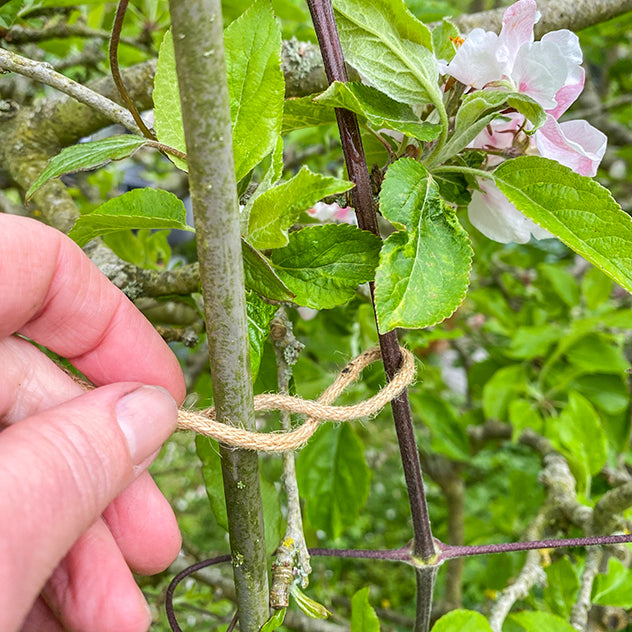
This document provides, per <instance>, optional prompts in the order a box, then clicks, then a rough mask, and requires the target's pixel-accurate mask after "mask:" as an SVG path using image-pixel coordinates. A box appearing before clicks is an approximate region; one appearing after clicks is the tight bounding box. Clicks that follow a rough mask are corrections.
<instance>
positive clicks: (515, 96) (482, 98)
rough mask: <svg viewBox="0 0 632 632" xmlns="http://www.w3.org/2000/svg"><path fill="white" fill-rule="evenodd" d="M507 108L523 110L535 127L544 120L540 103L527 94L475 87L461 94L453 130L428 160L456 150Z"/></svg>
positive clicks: (435, 161) (434, 161)
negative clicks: (466, 93) (436, 152)
mask: <svg viewBox="0 0 632 632" xmlns="http://www.w3.org/2000/svg"><path fill="white" fill-rule="evenodd" d="M507 108H514V109H515V110H517V111H518V112H520V113H521V114H524V115H525V116H526V117H527V119H529V120H530V121H531V123H533V126H534V127H533V129H534V130H535V129H537V128H539V127H540V126H541V125H543V124H544V121H545V120H546V115H545V113H544V110H543V109H542V107H541V106H540V105H538V104H537V103H536V102H535V101H534V100H533V99H532V98H531V97H528V96H527V95H526V94H521V93H519V92H501V91H497V90H489V91H488V90H476V91H475V92H472V93H471V94H468V95H466V96H465V97H464V98H463V101H462V103H461V107H460V108H459V109H458V111H457V113H456V118H455V121H454V132H452V134H451V135H450V136H449V138H448V142H447V143H446V144H445V146H444V147H443V149H442V150H441V151H440V152H439V154H437V155H436V156H433V159H432V161H431V164H432V165H433V166H434V165H436V164H440V163H442V162H445V161H446V160H448V158H451V157H452V156H455V155H456V154H458V153H459V152H460V151H461V150H462V149H464V148H465V147H467V146H468V145H469V144H470V143H471V142H472V141H473V140H474V139H475V138H476V137H477V136H478V135H479V134H480V132H482V131H483V130H484V129H485V127H487V125H489V124H490V123H491V121H493V120H494V119H495V118H497V117H498V116H499V115H500V113H501V112H502V111H503V110H506V109H507Z"/></svg>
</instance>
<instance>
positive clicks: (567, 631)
mask: <svg viewBox="0 0 632 632" xmlns="http://www.w3.org/2000/svg"><path fill="white" fill-rule="evenodd" d="M509 620H510V621H511V622H512V623H516V624H517V625H519V626H520V627H522V628H523V629H524V630H525V632H577V630H576V629H575V628H574V627H573V626H572V625H571V624H570V623H569V622H568V621H565V620H564V619H561V618H560V617H557V616H555V615H554V614H550V613H548V612H533V611H531V610H523V611H522V612H518V613H516V614H512V615H510V616H509Z"/></svg>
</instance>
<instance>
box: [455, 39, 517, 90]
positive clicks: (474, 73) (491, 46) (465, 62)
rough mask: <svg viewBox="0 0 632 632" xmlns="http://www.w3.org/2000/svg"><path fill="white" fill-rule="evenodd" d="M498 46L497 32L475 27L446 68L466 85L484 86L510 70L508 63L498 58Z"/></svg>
mask: <svg viewBox="0 0 632 632" xmlns="http://www.w3.org/2000/svg"><path fill="white" fill-rule="evenodd" d="M497 48H498V35H496V33H492V32H491V31H483V29H474V30H473V31H472V32H471V33H470V34H469V35H468V36H467V38H466V39H465V42H463V44H462V45H461V47H460V48H459V50H457V51H456V54H455V55H454V57H453V58H452V61H451V62H450V63H449V64H448V66H447V68H446V70H447V72H448V74H450V75H452V76H453V77H454V78H455V79H457V80H458V81H460V82H461V83H464V84H465V85H466V86H472V87H473V88H483V87H484V86H485V85H487V84H488V83H489V82H490V81H497V80H498V79H501V78H502V77H503V76H504V75H505V74H506V73H507V72H508V68H507V66H506V64H504V63H501V62H499V61H498V59H497V56H496V52H497Z"/></svg>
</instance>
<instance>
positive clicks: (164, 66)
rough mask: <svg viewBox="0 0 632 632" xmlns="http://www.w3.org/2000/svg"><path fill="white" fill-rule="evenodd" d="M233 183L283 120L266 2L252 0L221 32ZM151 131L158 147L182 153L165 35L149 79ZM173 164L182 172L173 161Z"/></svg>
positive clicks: (259, 156) (276, 42)
mask: <svg viewBox="0 0 632 632" xmlns="http://www.w3.org/2000/svg"><path fill="white" fill-rule="evenodd" d="M224 46H225V49H226V74H227V79H228V92H229V96H230V115H231V121H232V134H233V154H234V158H235V177H236V179H237V181H239V180H241V179H242V178H243V177H245V176H246V175H247V174H248V172H249V171H250V170H251V169H253V168H254V167H255V166H256V165H258V164H259V163H260V162H261V161H262V160H263V159H264V158H265V157H266V156H267V155H268V154H269V153H271V152H272V151H273V150H274V148H275V145H276V142H277V137H278V136H279V133H280V131H281V121H282V118H283V96H284V92H285V81H284V79H283V73H282V71H281V31H280V29H279V25H278V23H277V21H276V19H275V17H274V14H273V12H272V6H271V4H270V2H268V1H267V0H257V2H255V3H254V4H253V5H252V6H251V7H250V8H249V9H247V10H246V11H245V12H244V13H243V14H242V15H241V16H240V17H239V18H238V19H236V20H235V21H234V22H231V24H229V25H228V27H227V28H226V30H225V31H224ZM207 52H208V51H207ZM153 98H154V116H155V127H156V133H157V135H158V138H159V140H160V141H161V142H163V143H165V144H167V145H171V146H172V147H175V148H176V149H179V150H180V151H186V144H185V141H184V128H183V126H182V111H181V108H180V95H179V92H178V77H177V74H176V66H175V57H174V52H173V40H172V36H171V33H170V32H167V33H166V34H165V37H164V39H163V42H162V45H161V47H160V53H159V56H158V67H157V69H156V77H155V79H154V94H153ZM172 160H174V163H175V164H176V165H177V166H179V167H180V168H181V169H185V170H186V164H185V163H184V162H182V161H180V160H178V159H177V158H175V159H173V158H172Z"/></svg>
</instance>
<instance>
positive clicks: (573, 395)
mask: <svg viewBox="0 0 632 632" xmlns="http://www.w3.org/2000/svg"><path fill="white" fill-rule="evenodd" d="M546 435H547V437H548V438H549V439H551V441H552V443H553V444H554V445H555V446H556V447H557V448H558V449H559V450H560V451H561V452H562V454H563V455H564V456H565V457H566V458H567V459H568V461H569V465H570V467H571V470H572V471H573V473H574V474H575V478H576V479H577V484H578V488H579V489H580V490H581V491H583V492H587V490H589V489H590V478H591V475H594V474H597V473H598V472H599V470H600V469H601V468H602V467H603V465H604V463H605V462H606V459H607V457H608V437H607V435H606V433H605V432H604V429H603V427H602V425H601V420H600V419H599V415H598V414H597V411H596V410H595V409H594V408H593V406H592V404H591V403H590V402H589V401H588V400H587V399H586V398H585V397H584V396H583V395H580V394H579V393H578V392H576V391H570V393H569V396H568V403H567V404H566V406H565V407H564V408H563V410H562V412H561V413H560V415H559V416H558V417H557V419H555V420H554V422H552V423H549V424H548V425H547V433H546Z"/></svg>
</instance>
